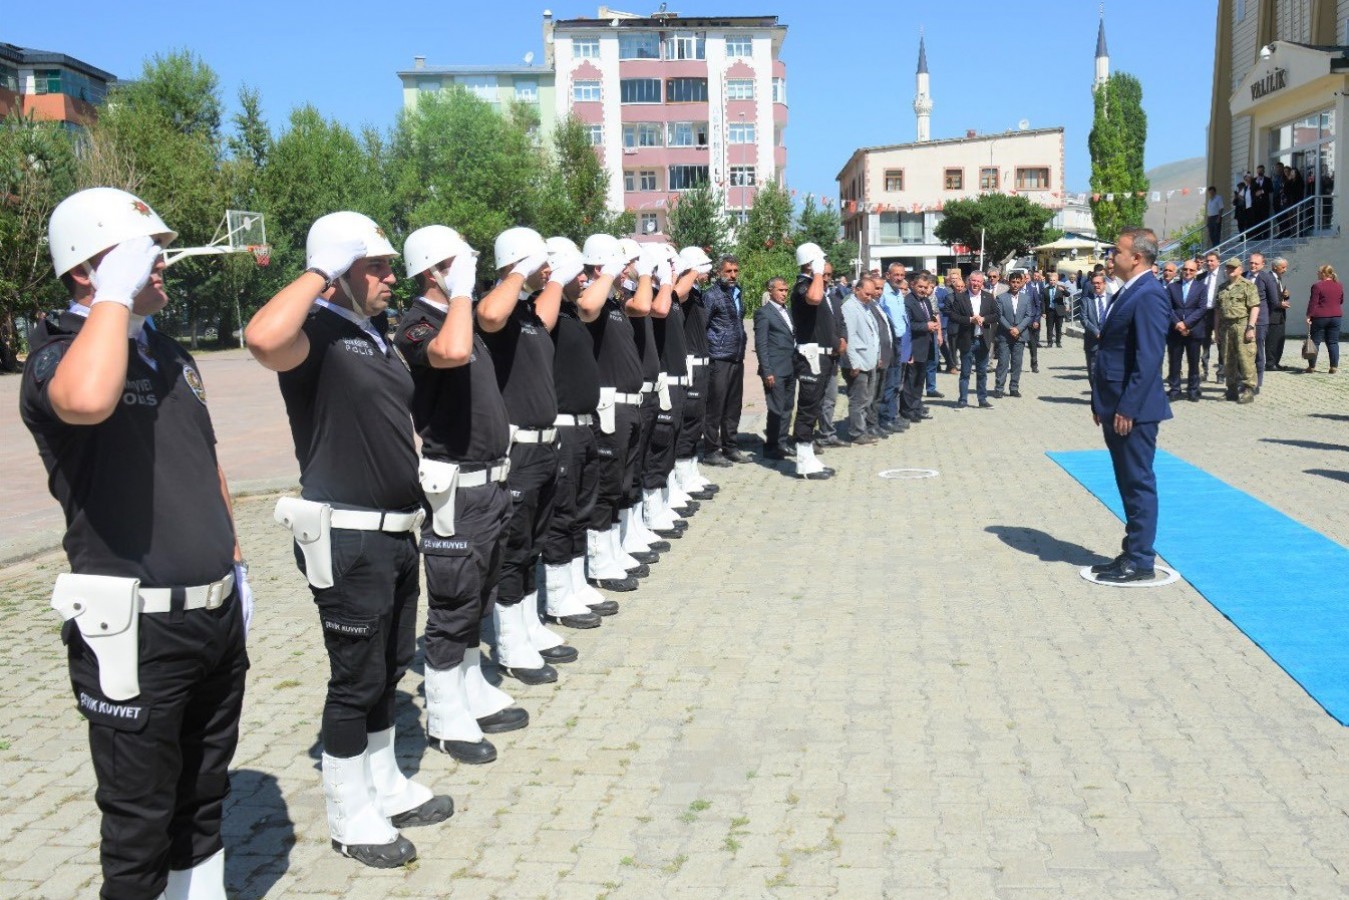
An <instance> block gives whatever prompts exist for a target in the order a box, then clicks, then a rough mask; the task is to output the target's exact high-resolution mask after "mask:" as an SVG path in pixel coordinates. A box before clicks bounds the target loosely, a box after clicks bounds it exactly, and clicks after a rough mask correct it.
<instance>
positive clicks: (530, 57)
mask: <svg viewBox="0 0 1349 900" xmlns="http://www.w3.org/2000/svg"><path fill="white" fill-rule="evenodd" d="M525 65H527V66H532V65H534V51H533V50H531V51H529V52H528V53H526V54H525Z"/></svg>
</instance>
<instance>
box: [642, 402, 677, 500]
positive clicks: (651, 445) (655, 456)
mask: <svg viewBox="0 0 1349 900" xmlns="http://www.w3.org/2000/svg"><path fill="white" fill-rule="evenodd" d="M669 391H670V408H669V409H668V410H665V409H661V408H660V401H659V399H657V401H656V421H655V424H654V425H652V426H651V437H650V439H649V440H648V441H647V444H646V452H645V453H644V454H642V487H644V488H646V489H647V490H655V489H656V488H663V487H665V485H666V483H667V482H668V481H669V478H670V473H671V472H673V471H674V463H675V444H676V443H677V442H678V440H679V428H680V426H681V425H682V424H683V421H684V387H683V385H677V384H672V385H670V388H669Z"/></svg>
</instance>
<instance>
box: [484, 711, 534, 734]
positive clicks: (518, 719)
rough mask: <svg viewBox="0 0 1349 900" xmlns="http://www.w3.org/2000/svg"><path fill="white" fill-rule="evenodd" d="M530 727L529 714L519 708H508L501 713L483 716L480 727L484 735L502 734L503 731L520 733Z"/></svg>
mask: <svg viewBox="0 0 1349 900" xmlns="http://www.w3.org/2000/svg"><path fill="white" fill-rule="evenodd" d="M527 725H529V713H528V712H526V711H525V710H523V709H521V708H520V707H518V706H508V707H506V708H505V709H503V710H502V711H501V712H498V713H492V714H491V715H490V716H483V717H482V718H481V719H479V720H478V727H479V728H480V729H482V733H483V734H500V733H501V732H503V731H519V730H520V729H521V728H524V727H526V726H527Z"/></svg>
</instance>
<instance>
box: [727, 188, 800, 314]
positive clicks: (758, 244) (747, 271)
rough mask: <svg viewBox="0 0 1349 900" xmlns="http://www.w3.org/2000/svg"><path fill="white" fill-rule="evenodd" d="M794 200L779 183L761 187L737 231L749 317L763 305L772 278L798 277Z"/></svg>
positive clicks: (737, 245) (789, 280)
mask: <svg viewBox="0 0 1349 900" xmlns="http://www.w3.org/2000/svg"><path fill="white" fill-rule="evenodd" d="M792 219H793V216H792V198H791V195H790V194H789V193H788V192H787V189H786V188H784V187H781V186H780V185H778V184H775V183H769V184H764V185H760V186H759V189H758V191H756V192H755V194H754V203H753V204H752V205H751V206H750V210H749V216H748V217H747V219H746V221H745V224H744V225H742V226H740V228H739V229H737V232H738V233H737V234H736V254H737V255H738V256H739V258H740V285H741V288H742V290H743V291H744V301H745V302H744V306H745V315H746V316H752V315H753V314H754V311H755V310H756V309H758V308H759V306H760V305H761V304H762V302H763V293H764V290H765V289H766V287H767V282H768V279H769V278H772V277H774V276H778V275H780V276H782V277H783V278H786V279H787V280H788V282H789V283H790V282H792V281H794V280H795V278H796V273H797V271H798V269H797V266H796V244H795V242H794V241H793V239H792V226H793V221H792Z"/></svg>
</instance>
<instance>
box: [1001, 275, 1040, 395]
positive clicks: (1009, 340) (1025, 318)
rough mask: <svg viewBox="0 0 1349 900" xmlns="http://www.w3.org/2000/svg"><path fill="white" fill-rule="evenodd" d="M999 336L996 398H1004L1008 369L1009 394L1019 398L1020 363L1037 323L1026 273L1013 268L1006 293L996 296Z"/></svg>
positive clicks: (1008, 277)
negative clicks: (1027, 288)
mask: <svg viewBox="0 0 1349 900" xmlns="http://www.w3.org/2000/svg"><path fill="white" fill-rule="evenodd" d="M997 302H998V333H997V337H996V338H995V340H996V341H997V345H998V351H999V353H998V370H997V374H996V376H995V377H996V380H997V389H996V390H995V391H994V392H993V396H994V397H1001V396H1003V387H1004V386H1005V385H1007V376H1008V370H1009V369H1010V370H1011V384H1010V388H1011V390H1009V391H1008V392H1007V395H1008V396H1010V397H1020V396H1021V391H1020V390H1019V388H1020V386H1021V360H1022V357H1023V356H1024V355H1025V352H1026V343H1027V342H1028V341H1029V340H1030V338H1031V334H1032V332H1031V330H1030V326H1031V323H1032V322H1034V321H1035V312H1036V309H1035V301H1034V299H1033V298H1032V297H1031V295H1030V292H1029V291H1027V290H1026V273H1025V272H1023V271H1021V270H1020V269H1014V270H1013V271H1012V272H1011V274H1009V275H1008V276H1007V292H1006V293H1004V294H999V295H998V296H997Z"/></svg>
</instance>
